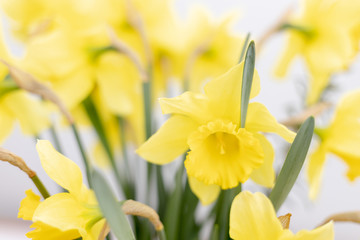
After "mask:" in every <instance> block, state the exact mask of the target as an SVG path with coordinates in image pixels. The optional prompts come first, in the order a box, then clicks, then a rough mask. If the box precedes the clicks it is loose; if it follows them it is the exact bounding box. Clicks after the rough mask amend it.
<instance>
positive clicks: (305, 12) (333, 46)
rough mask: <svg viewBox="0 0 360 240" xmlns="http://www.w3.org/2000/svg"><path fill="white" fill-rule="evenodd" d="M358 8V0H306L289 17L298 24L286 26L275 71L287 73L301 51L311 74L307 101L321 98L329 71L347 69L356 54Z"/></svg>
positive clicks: (292, 23) (277, 73)
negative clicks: (283, 45)
mask: <svg viewBox="0 0 360 240" xmlns="http://www.w3.org/2000/svg"><path fill="white" fill-rule="evenodd" d="M359 10H360V4H359V1H356V0H335V1H328V0H303V1H302V6H301V9H300V11H299V12H298V13H297V14H295V15H294V16H293V17H292V18H291V19H290V20H289V22H288V23H289V24H290V25H292V26H295V27H291V28H289V29H288V30H286V31H287V37H288V39H287V45H286V47H285V48H284V50H283V54H282V56H281V58H280V61H279V62H278V64H277V66H276V69H275V74H276V75H277V76H278V77H284V76H285V75H286V72H287V70H288V68H289V65H290V63H291V62H292V60H293V59H294V57H296V56H297V55H301V56H302V57H303V58H304V60H305V62H306V66H307V68H308V70H309V72H310V76H311V77H310V84H309V93H308V96H307V103H308V104H313V103H314V102H316V101H318V100H319V97H320V96H321V93H322V91H323V90H324V89H325V87H326V86H327V85H328V82H329V77H330V75H331V74H333V73H336V72H339V71H341V70H344V69H346V68H347V67H348V66H349V64H350V63H351V61H352V60H353V58H354V56H355V54H357V51H358V49H359V40H360V39H359V38H358V37H356V34H355V31H356V29H357V27H358V25H359V23H360V18H359ZM296 28H297V29H296ZM298 29H301V30H298Z"/></svg>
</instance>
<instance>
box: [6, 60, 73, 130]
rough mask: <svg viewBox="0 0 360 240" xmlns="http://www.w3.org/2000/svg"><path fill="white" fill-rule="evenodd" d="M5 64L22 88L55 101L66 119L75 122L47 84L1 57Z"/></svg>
mask: <svg viewBox="0 0 360 240" xmlns="http://www.w3.org/2000/svg"><path fill="white" fill-rule="evenodd" d="M0 62H2V63H3V64H4V65H5V66H7V67H8V69H9V72H10V75H11V77H12V78H13V80H14V81H15V83H16V84H17V85H18V86H19V87H20V88H22V89H24V90H26V91H28V92H30V93H34V94H36V95H39V96H40V97H42V98H44V99H46V100H48V101H51V102H53V103H54V104H55V105H56V106H57V107H58V108H59V109H60V111H61V112H62V113H63V114H64V116H65V117H66V119H67V120H68V121H69V123H70V124H72V123H74V120H73V117H72V116H71V114H70V112H69V111H68V110H67V108H66V107H65V105H64V103H63V102H62V101H61V100H60V98H59V97H58V96H57V95H56V94H55V93H54V92H53V91H52V90H51V89H50V88H49V87H47V86H46V85H44V84H41V83H39V82H38V81H37V80H36V79H35V77H33V76H32V75H30V74H29V73H27V72H24V71H23V70H21V69H19V68H18V67H15V66H14V65H12V64H10V63H8V62H7V61H5V60H3V59H0Z"/></svg>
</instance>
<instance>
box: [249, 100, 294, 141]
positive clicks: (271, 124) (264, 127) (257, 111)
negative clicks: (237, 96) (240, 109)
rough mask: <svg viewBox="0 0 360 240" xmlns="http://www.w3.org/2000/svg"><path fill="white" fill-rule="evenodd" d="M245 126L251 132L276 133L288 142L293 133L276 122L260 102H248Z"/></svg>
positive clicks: (291, 138)
mask: <svg viewBox="0 0 360 240" xmlns="http://www.w3.org/2000/svg"><path fill="white" fill-rule="evenodd" d="M245 128H246V129H248V130H249V131H251V132H270V133H276V134H278V135H279V136H281V137H282V138H284V139H285V140H286V141H288V142H292V141H293V140H294V138H295V133H294V132H292V131H290V130H289V129H287V128H286V127H285V126H284V125H282V124H280V123H278V122H277V121H276V119H275V117H274V116H272V115H271V113H270V112H269V110H267V108H266V107H265V106H264V105H263V104H261V103H257V102H254V103H250V104H249V108H248V113H247V118H246V125H245Z"/></svg>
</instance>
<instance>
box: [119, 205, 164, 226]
mask: <svg viewBox="0 0 360 240" xmlns="http://www.w3.org/2000/svg"><path fill="white" fill-rule="evenodd" d="M122 210H123V211H124V213H125V214H126V215H133V216H140V217H144V218H147V219H149V221H150V222H151V223H152V225H153V226H154V228H155V230H156V231H161V230H162V229H163V228H164V226H163V224H162V222H161V221H160V218H159V215H158V214H157V212H156V211H155V210H154V209H152V208H151V207H149V206H148V205H145V204H143V203H140V202H137V201H134V200H127V201H125V202H124V204H123V205H122Z"/></svg>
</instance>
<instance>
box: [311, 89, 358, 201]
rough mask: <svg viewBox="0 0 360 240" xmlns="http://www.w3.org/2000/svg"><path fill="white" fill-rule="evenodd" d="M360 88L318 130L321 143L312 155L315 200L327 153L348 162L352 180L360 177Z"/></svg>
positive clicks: (347, 96)
mask: <svg viewBox="0 0 360 240" xmlns="http://www.w3.org/2000/svg"><path fill="white" fill-rule="evenodd" d="M359 102H360V91H359V90H356V91H354V92H351V93H349V94H348V95H346V96H345V97H344V98H343V99H342V101H341V102H340V103H339V105H338V107H337V109H336V112H335V116H334V118H333V120H332V122H331V123H330V125H329V126H328V127H327V128H325V129H316V130H315V132H316V133H317V134H318V135H319V138H320V143H319V146H318V148H317V149H316V151H315V152H314V153H313V154H312V155H311V156H310V161H309V166H308V171H307V175H308V180H309V184H310V197H311V198H312V199H314V198H315V197H316V196H317V194H318V192H319V188H320V185H321V178H322V174H323V167H324V164H325V159H326V154H328V153H332V154H334V155H336V156H338V157H339V158H341V159H342V160H343V161H344V162H345V163H346V164H347V165H348V172H347V177H348V179H349V180H350V181H354V180H355V178H357V177H359V176H360V149H359V147H358V145H359V144H360V109H359Z"/></svg>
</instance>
